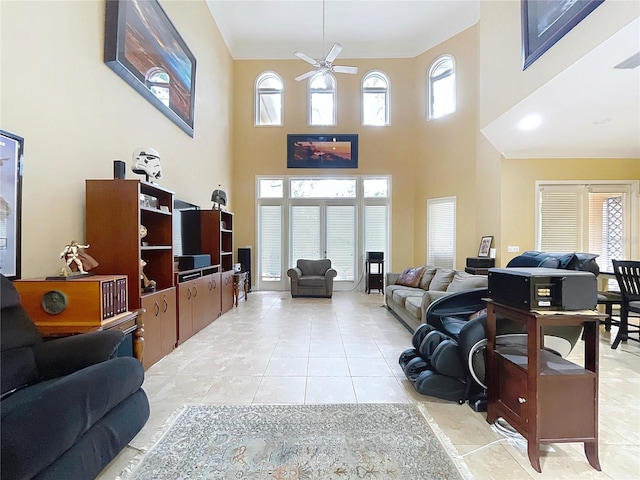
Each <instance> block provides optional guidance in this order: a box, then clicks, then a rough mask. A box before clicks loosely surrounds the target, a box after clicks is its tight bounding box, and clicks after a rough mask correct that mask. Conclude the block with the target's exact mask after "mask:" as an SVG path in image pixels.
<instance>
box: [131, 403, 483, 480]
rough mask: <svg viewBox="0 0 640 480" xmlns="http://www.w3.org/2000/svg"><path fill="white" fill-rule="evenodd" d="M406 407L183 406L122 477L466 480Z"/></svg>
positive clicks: (418, 415)
mask: <svg viewBox="0 0 640 480" xmlns="http://www.w3.org/2000/svg"><path fill="white" fill-rule="evenodd" d="M431 424H433V422H432V421H430V420H428V417H425V414H423V413H422V411H421V408H420V407H419V406H418V405H413V404H337V405H246V406H233V405H187V406H185V407H183V409H182V410H181V411H180V412H179V413H177V414H176V415H174V418H173V419H172V420H171V424H170V426H169V427H168V429H167V430H166V431H165V433H164V434H163V435H162V437H161V438H160V440H158V441H157V442H156V443H155V445H153V447H152V448H151V449H150V450H149V451H147V452H146V453H145V454H143V455H142V456H141V457H140V458H137V459H135V460H134V461H133V462H132V464H131V465H130V466H129V467H128V468H127V469H126V470H125V472H123V477H121V478H127V479H145V480H146V479H186V478H189V479H273V480H285V479H286V480H315V479H317V480H347V479H367V480H373V479H380V480H395V479H397V480H411V479H415V480H428V479H438V480H445V479H455V480H468V479H471V478H472V477H471V474H470V473H469V470H468V469H467V468H466V466H465V465H464V462H463V461H462V459H461V458H460V457H459V456H458V455H457V453H456V450H455V448H453V446H452V445H451V444H450V442H449V441H448V439H446V438H445V437H444V436H443V435H442V433H441V432H440V431H439V429H438V427H437V426H435V424H433V426H432V425H431Z"/></svg>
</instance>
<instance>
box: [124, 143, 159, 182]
mask: <svg viewBox="0 0 640 480" xmlns="http://www.w3.org/2000/svg"><path fill="white" fill-rule="evenodd" d="M131 170H132V171H133V172H134V173H137V174H140V175H146V176H147V181H149V180H151V181H153V180H157V179H158V178H162V166H161V165H160V154H159V153H158V151H157V150H155V149H154V148H151V147H140V148H136V149H135V150H134V151H133V165H131Z"/></svg>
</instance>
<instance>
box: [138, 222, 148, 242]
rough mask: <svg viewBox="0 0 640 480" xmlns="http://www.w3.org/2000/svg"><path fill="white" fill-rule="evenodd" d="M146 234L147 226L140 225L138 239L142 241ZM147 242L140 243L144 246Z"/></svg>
mask: <svg viewBox="0 0 640 480" xmlns="http://www.w3.org/2000/svg"><path fill="white" fill-rule="evenodd" d="M146 236H147V227H145V226H144V225H140V241H142V239H143V238H144V237H146ZM148 244H149V242H142V244H141V245H143V246H146V245H148Z"/></svg>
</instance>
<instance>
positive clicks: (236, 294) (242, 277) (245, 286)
mask: <svg viewBox="0 0 640 480" xmlns="http://www.w3.org/2000/svg"><path fill="white" fill-rule="evenodd" d="M241 285H242V289H241V288H240V286H241ZM241 293H242V295H241ZM242 297H244V300H245V302H246V301H247V300H249V272H240V273H234V274H233V300H234V304H235V306H236V307H237V306H238V300H239V299H240V298H242Z"/></svg>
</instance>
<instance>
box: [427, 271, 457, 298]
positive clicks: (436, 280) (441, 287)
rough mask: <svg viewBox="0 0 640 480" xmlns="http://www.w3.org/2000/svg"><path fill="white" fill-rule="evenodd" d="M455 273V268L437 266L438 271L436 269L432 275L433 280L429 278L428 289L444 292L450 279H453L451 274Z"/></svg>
mask: <svg viewBox="0 0 640 480" xmlns="http://www.w3.org/2000/svg"><path fill="white" fill-rule="evenodd" d="M455 273H456V272H455V270H450V269H448V268H439V269H438V271H436V274H435V275H434V276H433V280H431V285H429V290H431V291H437V292H444V291H445V290H446V289H447V287H448V286H449V284H450V283H451V280H453V275H454V274H455Z"/></svg>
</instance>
